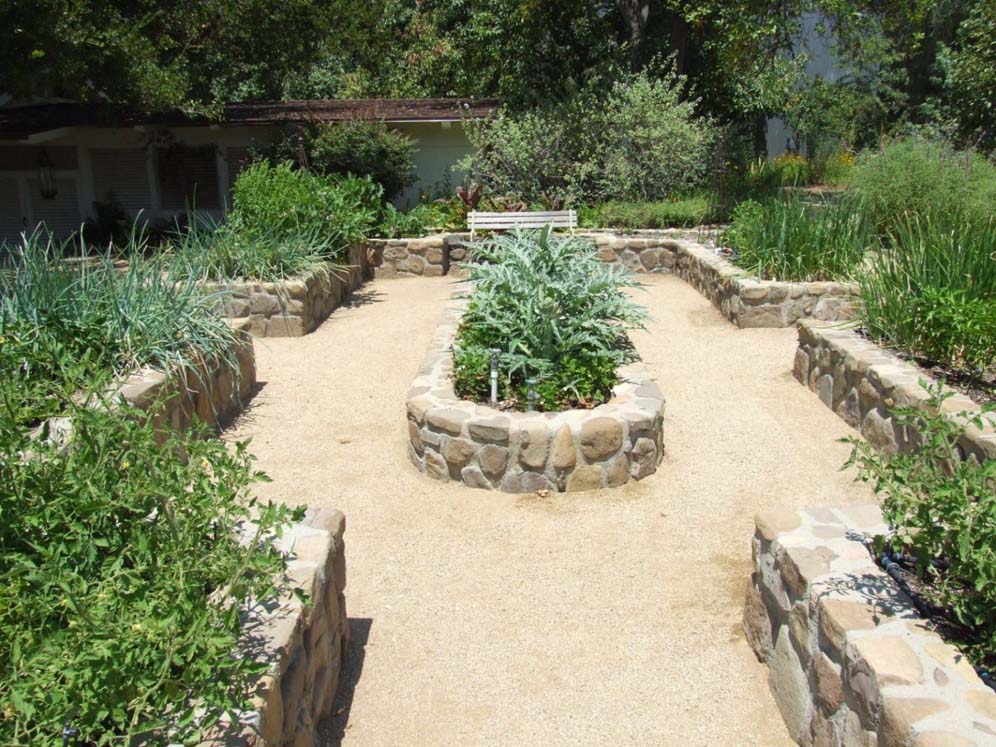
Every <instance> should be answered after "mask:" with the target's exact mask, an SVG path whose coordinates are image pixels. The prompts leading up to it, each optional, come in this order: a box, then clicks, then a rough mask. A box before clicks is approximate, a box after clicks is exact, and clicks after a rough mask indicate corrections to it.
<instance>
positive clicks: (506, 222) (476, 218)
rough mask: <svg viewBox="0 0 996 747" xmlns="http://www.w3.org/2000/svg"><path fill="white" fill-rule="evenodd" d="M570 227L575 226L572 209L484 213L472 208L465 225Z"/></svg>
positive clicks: (488, 227) (497, 227)
mask: <svg viewBox="0 0 996 747" xmlns="http://www.w3.org/2000/svg"><path fill="white" fill-rule="evenodd" d="M545 226H550V227H552V228H570V229H574V228H575V227H576V226H577V213H576V212H575V211H574V210H551V211H545V212H511V213H486V212H478V211H476V210H472V211H470V212H469V213H468V214H467V227H468V228H470V230H471V231H472V232H473V231H474V230H476V229H479V228H483V229H505V228H543V227H545Z"/></svg>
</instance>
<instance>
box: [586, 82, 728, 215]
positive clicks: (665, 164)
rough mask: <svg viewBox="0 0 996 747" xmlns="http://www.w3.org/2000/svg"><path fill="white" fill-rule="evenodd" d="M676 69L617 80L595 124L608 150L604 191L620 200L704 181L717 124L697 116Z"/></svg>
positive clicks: (683, 189)
mask: <svg viewBox="0 0 996 747" xmlns="http://www.w3.org/2000/svg"><path fill="white" fill-rule="evenodd" d="M684 88H685V83H684V79H683V78H680V77H678V76H677V75H675V74H674V72H673V71H666V72H664V74H663V75H662V76H661V77H651V76H650V75H649V74H648V73H640V74H637V75H634V76H632V77H630V78H628V79H626V80H625V81H622V82H618V83H616V84H615V85H614V86H613V88H612V90H611V92H610V94H609V96H608V99H607V101H606V102H605V108H604V114H603V116H602V117H598V118H596V121H595V122H594V123H593V124H594V125H595V126H597V127H598V128H599V130H600V132H598V137H599V140H600V147H601V149H602V152H603V159H602V165H601V168H600V182H601V186H602V193H603V194H604V195H606V196H607V197H609V198H610V199H617V200H635V201H647V200H659V199H661V198H665V197H671V196H675V195H680V194H684V193H687V191H688V190H689V189H692V188H695V187H698V186H700V185H701V184H702V181H703V179H704V178H705V175H706V166H707V164H708V162H709V154H710V150H711V147H712V144H713V140H714V138H715V132H714V128H713V126H712V123H711V122H710V121H709V120H707V119H702V118H699V117H696V114H695V104H696V102H695V101H691V100H688V99H686V98H685V97H684Z"/></svg>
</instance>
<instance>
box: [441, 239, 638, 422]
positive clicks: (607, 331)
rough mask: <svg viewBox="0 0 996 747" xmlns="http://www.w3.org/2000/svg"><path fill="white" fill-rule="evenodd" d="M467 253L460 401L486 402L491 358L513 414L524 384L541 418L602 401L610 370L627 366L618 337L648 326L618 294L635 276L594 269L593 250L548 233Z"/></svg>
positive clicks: (458, 354)
mask: <svg viewBox="0 0 996 747" xmlns="http://www.w3.org/2000/svg"><path fill="white" fill-rule="evenodd" d="M472 252H473V256H474V259H475V260H476V262H475V263H473V264H471V265H469V270H470V277H471V280H473V282H474V291H473V294H472V295H471V298H470V304H469V306H468V308H467V311H466V312H465V313H464V316H463V319H462V321H461V325H460V331H459V333H458V335H457V339H456V342H455V344H454V355H453V360H454V370H453V378H454V384H455V387H456V391H457V393H458V394H460V395H461V396H463V397H470V398H473V399H476V400H478V401H486V400H487V399H488V396H489V386H490V385H489V360H490V357H491V354H490V350H491V349H497V350H499V351H500V371H501V375H500V388H499V396H500V398H501V399H503V400H505V401H507V402H509V403H510V404H512V405H518V406H521V405H522V404H523V403H525V402H526V401H527V394H528V389H529V385H528V383H527V380H528V379H530V378H535V379H536V381H537V387H536V388H537V393H538V395H539V401H538V406H539V407H540V408H541V409H544V410H556V409H561V408H564V407H571V406H576V405H580V406H593V405H595V404H598V403H599V402H604V401H606V400H607V399H609V398H610V397H611V395H612V387H613V386H614V385H615V383H616V381H617V375H616V369H617V368H618V367H619V366H620V365H622V364H623V363H624V362H626V361H628V360H631V359H632V358H633V357H634V353H633V350H632V348H631V347H630V346H629V345H628V343H627V341H626V339H625V330H626V329H631V328H634V327H638V326H640V325H642V323H643V322H644V320H645V319H646V312H645V311H644V310H643V308H642V307H640V306H638V305H636V304H635V303H634V302H633V301H631V300H630V299H629V298H628V297H627V295H626V294H625V292H624V288H626V287H631V286H634V285H635V282H634V281H633V279H632V276H631V275H630V274H629V273H627V272H626V271H625V270H624V269H622V268H620V267H616V266H612V265H607V264H605V263H603V262H600V261H599V260H598V259H597V258H596V256H595V250H594V246H593V245H592V244H591V242H590V241H586V240H584V239H574V238H554V237H553V236H551V234H550V231H549V230H545V231H542V232H540V233H520V234H513V235H505V236H500V237H498V238H495V239H492V240H489V241H486V242H482V243H479V244H476V245H475V246H474V247H473V248H472Z"/></svg>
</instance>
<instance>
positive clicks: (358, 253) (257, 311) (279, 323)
mask: <svg viewBox="0 0 996 747" xmlns="http://www.w3.org/2000/svg"><path fill="white" fill-rule="evenodd" d="M347 262H348V265H349V266H348V268H347V269H344V270H338V271H336V272H334V273H333V274H332V275H331V276H330V277H329V278H328V279H323V278H321V277H319V276H317V275H314V274H308V275H302V276H300V277H294V278H289V279H287V280H278V281H275V282H267V283H254V282H244V283H208V284H205V290H206V291H207V292H209V293H224V294H225V298H224V300H223V301H222V302H221V303H220V304H219V307H220V308H219V311H220V312H221V313H222V314H224V315H225V316H227V317H228V318H230V319H235V320H243V319H244V320H247V321H248V329H249V332H250V333H251V334H252V335H253V337H301V336H302V335H306V334H308V333H309V332H313V331H314V330H315V329H316V328H317V327H318V325H319V324H321V323H322V322H323V321H325V320H326V319H327V318H328V316H329V314H331V313H332V312H333V311H335V310H336V309H337V308H338V307H339V306H340V305H342V303H343V301H345V300H346V299H348V298H349V296H350V295H351V294H352V292H353V291H354V290H356V289H357V288H359V287H360V285H362V284H363V281H364V280H367V279H369V278H370V277H371V269H370V263H369V249H368V247H367V246H366V245H358V246H353V247H350V249H349V256H348V259H347Z"/></svg>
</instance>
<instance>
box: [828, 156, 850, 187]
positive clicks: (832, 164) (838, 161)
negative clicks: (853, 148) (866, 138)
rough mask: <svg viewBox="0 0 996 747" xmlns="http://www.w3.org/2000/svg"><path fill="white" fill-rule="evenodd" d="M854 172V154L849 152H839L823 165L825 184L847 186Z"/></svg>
mask: <svg viewBox="0 0 996 747" xmlns="http://www.w3.org/2000/svg"><path fill="white" fill-rule="evenodd" d="M853 170H854V154H853V153H851V152H849V151H838V152H836V153H834V154H833V155H831V156H830V157H829V158H828V159H827V160H826V163H824V164H823V178H822V180H821V181H822V183H823V184H829V185H841V184H846V183H847V181H848V180H849V179H850V176H851V172H852V171H853Z"/></svg>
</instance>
